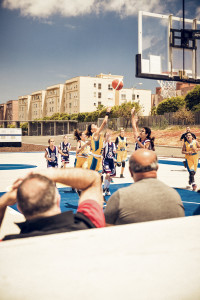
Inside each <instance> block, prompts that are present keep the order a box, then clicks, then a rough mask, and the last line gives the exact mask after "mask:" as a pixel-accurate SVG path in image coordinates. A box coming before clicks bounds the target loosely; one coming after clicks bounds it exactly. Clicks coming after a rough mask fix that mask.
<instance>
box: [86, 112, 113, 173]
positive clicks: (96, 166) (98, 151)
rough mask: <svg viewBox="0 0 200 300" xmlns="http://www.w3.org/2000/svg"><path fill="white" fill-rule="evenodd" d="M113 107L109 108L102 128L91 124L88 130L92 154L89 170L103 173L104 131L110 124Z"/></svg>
mask: <svg viewBox="0 0 200 300" xmlns="http://www.w3.org/2000/svg"><path fill="white" fill-rule="evenodd" d="M110 111H111V107H108V108H107V111H106V116H105V118H104V120H103V123H102V124H101V126H100V127H97V125H95V124H91V125H89V126H88V128H87V132H86V135H87V136H88V137H90V138H91V154H90V156H89V157H88V169H90V170H94V171H97V172H99V173H101V172H102V150H103V140H104V138H103V136H102V133H101V132H102V130H103V129H104V127H105V126H106V124H107V122H108V116H109V114H110Z"/></svg>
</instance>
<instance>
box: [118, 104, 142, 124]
mask: <svg viewBox="0 0 200 300" xmlns="http://www.w3.org/2000/svg"><path fill="white" fill-rule="evenodd" d="M133 107H135V112H136V113H137V112H139V111H140V109H141V108H140V105H139V104H138V103H137V102H135V103H131V102H127V103H123V104H121V105H120V106H119V107H118V117H121V118H123V119H124V120H125V127H126V128H127V127H128V123H129V122H130V119H131V109H132V108H133Z"/></svg>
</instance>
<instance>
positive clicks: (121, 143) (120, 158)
mask: <svg viewBox="0 0 200 300" xmlns="http://www.w3.org/2000/svg"><path fill="white" fill-rule="evenodd" d="M124 135H125V132H124V129H123V128H122V129H121V130H120V135H119V136H118V137H117V138H116V140H115V146H116V148H117V166H118V167H121V174H120V178H124V175H123V174H124V169H125V162H126V159H127V146H128V144H127V139H126V137H125V136H124Z"/></svg>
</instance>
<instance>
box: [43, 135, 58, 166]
mask: <svg viewBox="0 0 200 300" xmlns="http://www.w3.org/2000/svg"><path fill="white" fill-rule="evenodd" d="M48 143H49V147H48V148H46V149H45V155H44V157H45V159H46V160H47V168H57V167H58V147H56V146H55V145H54V139H53V138H50V139H49V140H48Z"/></svg>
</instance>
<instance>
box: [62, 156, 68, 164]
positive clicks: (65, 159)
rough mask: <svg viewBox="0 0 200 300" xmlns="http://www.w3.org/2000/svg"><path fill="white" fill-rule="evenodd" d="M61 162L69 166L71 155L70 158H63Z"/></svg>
mask: <svg viewBox="0 0 200 300" xmlns="http://www.w3.org/2000/svg"><path fill="white" fill-rule="evenodd" d="M61 161H62V162H63V163H64V164H68V163H69V155H68V156H61Z"/></svg>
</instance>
